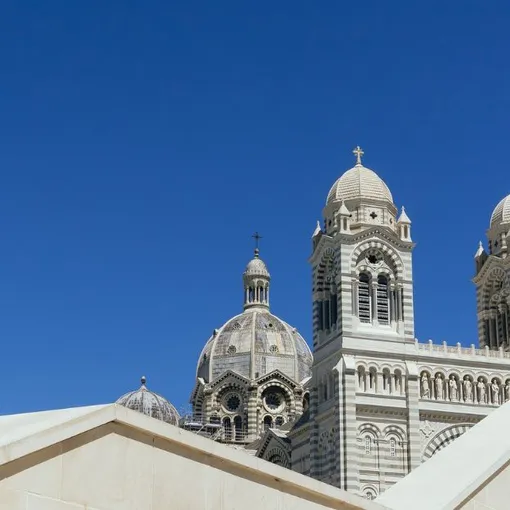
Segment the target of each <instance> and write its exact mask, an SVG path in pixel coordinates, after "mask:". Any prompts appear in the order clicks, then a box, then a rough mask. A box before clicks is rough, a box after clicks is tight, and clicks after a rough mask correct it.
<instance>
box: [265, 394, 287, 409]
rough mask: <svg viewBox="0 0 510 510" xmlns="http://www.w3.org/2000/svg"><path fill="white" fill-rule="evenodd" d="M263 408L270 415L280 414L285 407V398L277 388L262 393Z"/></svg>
mask: <svg viewBox="0 0 510 510" xmlns="http://www.w3.org/2000/svg"><path fill="white" fill-rule="evenodd" d="M263 401H264V406H265V408H266V409H267V410H268V411H269V412H271V413H277V412H281V411H282V410H283V408H284V406H285V397H284V395H283V393H282V392H281V391H280V390H279V389H278V388H270V389H269V390H267V391H266V392H264V396H263Z"/></svg>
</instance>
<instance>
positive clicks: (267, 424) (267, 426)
mask: <svg viewBox="0 0 510 510" xmlns="http://www.w3.org/2000/svg"><path fill="white" fill-rule="evenodd" d="M272 426H273V418H271V416H265V417H264V430H268V429H270V428H271V427H272Z"/></svg>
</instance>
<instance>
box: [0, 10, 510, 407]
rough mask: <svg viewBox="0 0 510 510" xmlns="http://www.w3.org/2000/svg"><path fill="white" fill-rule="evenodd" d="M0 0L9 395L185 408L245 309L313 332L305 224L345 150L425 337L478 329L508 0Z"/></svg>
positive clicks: (497, 157)
mask: <svg viewBox="0 0 510 510" xmlns="http://www.w3.org/2000/svg"><path fill="white" fill-rule="evenodd" d="M417 4H418V3H417V2H403V1H394V2H381V1H375V0H374V1H367V2H339V1H326V2H301V1H292V2H290V1H279V2H274V1H272V2H267V1H259V2H239V1H236V2H234V1H220V2H210V1H189V0H188V1H186V2H184V1H173V2H168V1H153V2H125V1H113V0H112V1H108V2H105V1H89V2H70V1H68V0H65V1H64V0H61V1H57V0H55V1H51V2H40V1H38V2H35V1H26V2H15V1H14V0H10V1H9V0H8V1H4V2H2V9H1V16H0V57H1V58H0V62H1V80H0V83H1V85H0V90H1V93H0V149H1V150H0V169H1V174H0V175H1V181H0V225H1V228H0V233H1V246H2V249H1V251H0V301H1V303H0V304H1V311H0V317H1V319H0V334H1V342H2V358H3V364H2V367H3V379H4V385H5V387H6V391H4V392H3V394H2V397H1V398H0V412H2V413H10V412H20V411H31V410H36V409H48V408H58V407H64V406H74V405H87V404H96V403H103V402H110V401H113V400H115V399H116V398H117V397H118V396H119V395H120V394H122V393H124V392H126V391H129V390H131V389H135V388H136V387H137V386H138V384H139V378H140V376H141V375H143V374H145V375H146V376H147V378H148V385H149V386H150V387H151V388H153V389H154V390H156V391H158V392H160V393H162V394H164V395H165V396H167V397H168V398H169V399H170V400H172V401H173V402H174V404H175V405H176V406H177V407H178V408H181V407H182V406H183V405H184V404H185V403H186V402H187V399H188V396H189V393H190V391H191V389H192V387H193V384H194V371H195V367H196V361H197V358H198V355H199V353H200V351H201V349H202V347H203V344H204V343H205V341H206V339H207V338H208V336H209V335H210V333H211V332H212V330H213V328H216V327H219V326H220V325H221V324H222V323H223V322H225V321H226V320H227V319H228V318H230V317H231V316H232V315H235V314H236V313H238V312H239V311H240V310H241V307H242V283H241V273H242V271H243V269H244V266H245V264H246V263H247V261H248V260H249V258H250V257H251V254H252V239H251V237H250V236H251V234H252V233H253V231H254V230H258V231H260V232H261V233H262V235H263V236H264V238H263V240H262V244H261V248H262V255H263V258H264V259H265V261H266V262H267V264H268V266H269V269H270V271H271V273H272V276H273V285H272V310H273V311H274V312H275V313H277V314H278V315H280V316H281V317H282V318H283V319H285V320H287V321H288V322H290V323H291V324H292V325H295V326H296V327H298V329H299V330H300V331H301V332H302V334H303V335H304V336H305V338H307V340H309V341H310V340H311V297H310V283H311V275H310V268H309V266H308V263H307V258H308V256H309V254H310V247H311V246H310V245H311V243H310V235H311V233H312V231H313V229H314V227H315V222H316V220H317V219H319V218H320V215H321V210H322V207H323V205H324V201H325V198H326V195H327V192H328V190H329V188H330V186H331V184H332V183H333V182H334V181H335V179H336V178H337V177H338V176H339V175H340V174H341V173H342V172H344V171H345V170H346V169H347V168H349V167H351V166H352V164H353V161H354V159H353V155H352V153H351V151H352V148H353V147H354V146H355V145H357V144H359V145H361V146H362V147H363V149H364V150H365V159H364V162H365V164H366V165H367V166H368V167H370V168H372V169H374V170H375V171H377V172H378V173H379V175H380V176H381V177H383V178H384V179H385V181H386V182H387V184H388V185H389V186H390V188H391V190H392V192H393V196H394V198H395V201H396V203H397V205H398V206H400V205H405V206H406V210H407V212H408V213H409V216H410V217H411V219H412V220H413V237H414V240H415V241H416V242H417V247H416V249H415V259H414V261H415V263H414V271H415V309H416V335H417V337H418V338H420V339H421V340H424V341H425V340H427V339H428V338H433V339H435V341H438V342H439V341H442V340H447V341H448V342H449V343H452V344H454V343H456V342H457V341H460V342H462V343H463V344H470V343H471V342H476V340H477V338H476V303H475V291H474V286H473V284H472V283H471V281H470V280H471V277H472V276H473V269H474V263H473V254H474V252H475V250H476V248H477V243H478V241H479V239H485V230H486V228H487V226H488V222H489V217H490V213H491V211H492V209H493V207H494V206H495V205H496V203H497V202H498V201H499V200H500V199H501V198H502V197H503V196H504V195H506V194H507V193H510V185H509V171H508V162H507V161H506V160H507V157H506V156H505V154H506V152H507V151H506V147H507V145H508V136H509V134H508V133H509V126H508V119H509V117H510V104H509V101H510V94H509V92H508V91H509V90H510V83H509V74H510V68H509V63H508V62H509V61H508V48H509V47H510V31H509V30H508V20H509V16H510V5H509V4H508V2H503V1H493V2H490V3H483V2H477V1H460V0H458V1H451V2H444V1H442V2H438V1H432V2H420V3H419V5H417Z"/></svg>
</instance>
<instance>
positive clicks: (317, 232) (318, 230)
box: [312, 220, 322, 239]
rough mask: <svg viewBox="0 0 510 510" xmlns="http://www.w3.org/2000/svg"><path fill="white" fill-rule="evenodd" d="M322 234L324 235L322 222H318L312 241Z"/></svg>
mask: <svg viewBox="0 0 510 510" xmlns="http://www.w3.org/2000/svg"><path fill="white" fill-rule="evenodd" d="M321 233H322V229H321V222H320V221H319V220H317V226H316V227H315V230H314V231H313V234H312V239H313V238H314V237H316V236H318V235H319V234H321Z"/></svg>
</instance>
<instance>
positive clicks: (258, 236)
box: [252, 232, 262, 250]
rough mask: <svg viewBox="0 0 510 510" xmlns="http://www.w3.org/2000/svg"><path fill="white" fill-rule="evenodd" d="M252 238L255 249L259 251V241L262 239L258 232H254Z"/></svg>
mask: <svg viewBox="0 0 510 510" xmlns="http://www.w3.org/2000/svg"><path fill="white" fill-rule="evenodd" d="M252 237H253V239H255V249H256V250H258V249H259V241H260V240H261V239H262V236H261V235H260V234H259V233H258V232H255V234H253V235H252Z"/></svg>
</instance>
